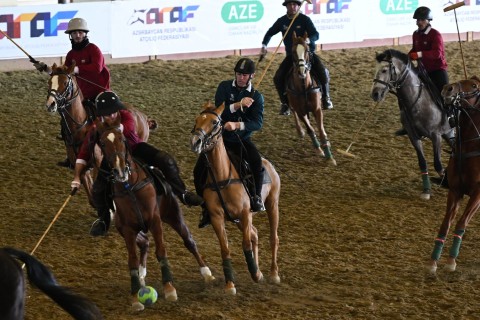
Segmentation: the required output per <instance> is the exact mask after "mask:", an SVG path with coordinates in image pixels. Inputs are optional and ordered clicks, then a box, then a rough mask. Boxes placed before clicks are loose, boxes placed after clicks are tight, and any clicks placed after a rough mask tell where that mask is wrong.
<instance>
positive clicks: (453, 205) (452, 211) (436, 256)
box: [427, 190, 462, 273]
mask: <svg viewBox="0 0 480 320" xmlns="http://www.w3.org/2000/svg"><path fill="white" fill-rule="evenodd" d="M461 198H462V197H461V195H460V194H459V193H457V192H454V191H452V190H450V191H449V192H448V196H447V208H446V211H445V216H444V217H443V221H442V224H441V225H440V229H439V231H438V234H437V237H436V238H435V245H434V247H433V251H432V254H431V259H430V261H429V263H428V264H427V270H428V271H429V272H430V273H435V272H436V271H437V263H438V260H440V256H441V254H442V250H443V246H444V244H445V240H446V238H447V234H448V230H449V229H450V225H451V224H452V222H453V220H454V219H455V216H456V215H457V212H458V208H459V206H460V200H461Z"/></svg>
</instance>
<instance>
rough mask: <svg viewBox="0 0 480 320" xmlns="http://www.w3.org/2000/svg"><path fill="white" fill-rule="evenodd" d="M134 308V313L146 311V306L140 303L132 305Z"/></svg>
mask: <svg viewBox="0 0 480 320" xmlns="http://www.w3.org/2000/svg"><path fill="white" fill-rule="evenodd" d="M132 308H133V311H142V310H143V309H145V306H144V305H143V304H141V303H140V302H138V301H136V302H134V303H132Z"/></svg>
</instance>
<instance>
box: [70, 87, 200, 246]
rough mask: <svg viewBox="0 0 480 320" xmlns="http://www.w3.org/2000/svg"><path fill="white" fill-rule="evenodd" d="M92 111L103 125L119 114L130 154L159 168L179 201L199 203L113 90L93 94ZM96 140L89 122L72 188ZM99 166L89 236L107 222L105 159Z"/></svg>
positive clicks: (104, 230)
mask: <svg viewBox="0 0 480 320" xmlns="http://www.w3.org/2000/svg"><path fill="white" fill-rule="evenodd" d="M96 115H97V117H98V120H97V121H101V122H103V123H105V124H107V125H111V124H113V123H114V122H115V119H117V117H120V118H121V125H120V126H121V128H122V130H123V135H124V136H125V138H126V139H127V142H128V146H129V148H130V150H131V151H132V155H133V157H135V158H137V159H139V160H141V161H142V162H144V163H146V164H148V165H150V166H154V167H157V168H158V169H160V170H161V171H162V173H163V175H164V176H165V178H166V180H167V181H168V183H169V184H170V185H171V186H172V189H173V192H174V193H175V195H176V196H177V197H178V198H179V199H180V200H181V201H182V203H183V204H185V205H189V206H198V205H200V204H202V203H203V199H202V198H201V197H199V196H198V195H196V194H195V193H193V192H190V191H187V190H186V187H185V183H184V182H183V181H182V179H181V178H180V174H179V169H178V167H177V164H176V161H175V159H174V158H173V157H172V156H171V155H169V154H168V153H167V152H165V151H161V150H158V149H156V148H155V147H154V146H152V145H150V144H148V143H146V142H144V141H142V140H141V139H140V137H139V136H138V134H137V131H136V127H135V119H134V116H133V114H132V113H131V112H130V111H128V110H127V109H126V107H125V106H124V105H123V103H122V102H121V101H120V99H119V98H118V96H117V95H116V94H115V93H113V92H111V91H105V92H102V93H100V94H99V95H98V96H97V98H96ZM97 140H98V133H97V130H96V126H95V125H93V126H92V127H91V128H90V130H89V132H88V135H87V138H86V139H85V140H84V141H83V144H82V146H81V148H80V152H79V153H78V156H77V161H76V163H75V173H74V177H73V181H72V183H71V187H72V189H75V188H79V187H80V176H81V174H82V173H83V172H84V170H85V169H86V168H87V163H88V162H89V160H90V158H91V157H92V154H93V148H94V146H95V144H96V143H97ZM101 168H102V170H99V174H98V176H97V178H96V180H95V182H94V184H93V190H92V194H93V195H92V198H93V202H94V205H95V208H96V210H97V215H98V217H99V218H98V219H97V220H96V221H95V222H94V223H93V225H92V228H91V230H90V234H91V235H92V236H99V235H105V234H106V233H107V231H108V227H109V225H110V210H109V199H108V196H109V195H108V194H107V190H108V189H107V187H108V181H107V175H108V169H107V167H106V161H102V164H101ZM103 169H107V170H103Z"/></svg>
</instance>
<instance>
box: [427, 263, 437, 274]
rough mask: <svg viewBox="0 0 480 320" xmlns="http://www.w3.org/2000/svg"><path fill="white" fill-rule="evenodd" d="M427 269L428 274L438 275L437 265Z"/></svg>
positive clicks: (429, 266) (428, 266)
mask: <svg viewBox="0 0 480 320" xmlns="http://www.w3.org/2000/svg"><path fill="white" fill-rule="evenodd" d="M425 269H426V270H427V272H428V273H429V274H432V275H433V274H436V273H437V265H436V264H434V265H427V266H425Z"/></svg>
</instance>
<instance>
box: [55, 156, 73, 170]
mask: <svg viewBox="0 0 480 320" xmlns="http://www.w3.org/2000/svg"><path fill="white" fill-rule="evenodd" d="M57 166H59V167H65V168H69V169H73V167H74V165H73V164H72V163H71V162H70V160H68V158H65V160H63V161H59V162H57Z"/></svg>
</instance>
